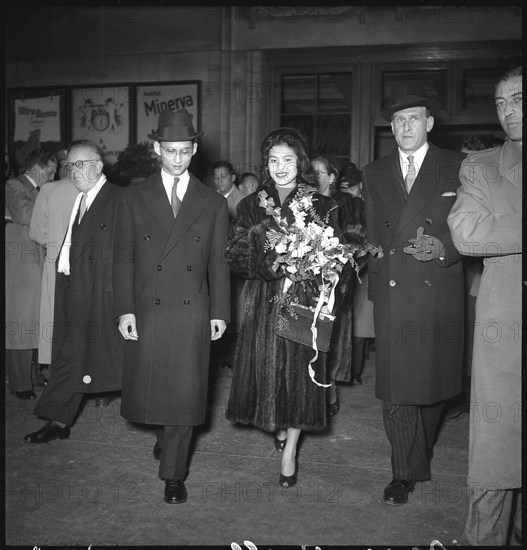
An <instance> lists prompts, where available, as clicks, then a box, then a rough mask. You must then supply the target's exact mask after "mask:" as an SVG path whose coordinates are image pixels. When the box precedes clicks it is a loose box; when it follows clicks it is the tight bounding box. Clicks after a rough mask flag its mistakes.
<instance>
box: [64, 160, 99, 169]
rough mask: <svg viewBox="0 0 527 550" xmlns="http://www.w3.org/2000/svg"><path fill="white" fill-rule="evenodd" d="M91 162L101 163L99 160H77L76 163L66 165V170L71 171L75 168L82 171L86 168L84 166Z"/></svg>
mask: <svg viewBox="0 0 527 550" xmlns="http://www.w3.org/2000/svg"><path fill="white" fill-rule="evenodd" d="M89 162H99V159H90V160H76V161H75V162H66V163H65V164H64V168H66V170H70V169H71V168H73V167H74V166H75V168H78V169H79V170H82V169H83V168H84V165H85V164H88V163H89Z"/></svg>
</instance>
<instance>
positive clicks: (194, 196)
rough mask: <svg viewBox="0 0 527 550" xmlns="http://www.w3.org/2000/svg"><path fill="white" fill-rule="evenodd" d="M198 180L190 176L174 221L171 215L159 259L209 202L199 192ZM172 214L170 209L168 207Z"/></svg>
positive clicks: (190, 225) (183, 233)
mask: <svg viewBox="0 0 527 550" xmlns="http://www.w3.org/2000/svg"><path fill="white" fill-rule="evenodd" d="M199 186H200V182H199V181H198V180H197V179H196V178H195V177H194V176H192V175H191V176H190V181H189V184H188V188H187V192H186V193H185V196H184V197H183V202H182V203H181V209H180V210H179V213H178V216H177V218H176V220H175V221H174V217H173V215H172V229H171V231H170V234H169V236H168V239H167V242H166V245H165V248H164V250H163V252H162V254H161V258H160V260H162V259H163V258H164V257H165V256H166V255H167V254H168V253H169V252H170V251H171V250H172V249H173V248H174V247H175V246H176V245H177V243H178V242H179V241H180V239H181V238H182V237H183V236H184V235H185V233H186V232H187V231H188V230H189V229H190V228H191V227H192V225H193V223H194V222H195V221H196V218H197V217H198V216H199V215H200V214H201V213H202V212H203V210H205V208H206V207H207V204H208V203H209V200H210V199H209V198H208V197H207V196H206V195H205V194H202V193H201V190H200V188H199ZM170 213H171V214H172V209H170Z"/></svg>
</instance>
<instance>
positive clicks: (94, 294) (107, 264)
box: [51, 182, 123, 393]
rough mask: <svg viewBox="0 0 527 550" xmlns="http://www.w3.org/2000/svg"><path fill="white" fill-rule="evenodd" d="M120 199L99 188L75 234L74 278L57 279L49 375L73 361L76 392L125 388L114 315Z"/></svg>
mask: <svg viewBox="0 0 527 550" xmlns="http://www.w3.org/2000/svg"><path fill="white" fill-rule="evenodd" d="M121 193H122V188H121V187H117V186H115V185H112V184H111V183H109V182H106V183H105V184H104V185H103V186H102V187H101V189H100V191H99V192H98V193H97V196H96V197H95V199H94V201H93V203H92V204H91V206H90V208H89V209H88V210H87V211H86V214H85V215H84V217H83V219H82V222H81V223H80V224H78V225H77V227H75V228H74V230H73V231H72V237H71V249H70V275H69V276H68V275H64V274H62V273H57V274H56V275H57V276H56V281H55V309H54V330H53V344H52V362H51V371H52V372H53V362H54V361H56V360H57V358H58V357H59V356H67V357H70V358H71V360H72V365H73V373H74V374H73V375H74V378H75V383H74V387H75V390H76V391H79V392H82V393H99V392H103V391H112V390H118V389H120V388H121V378H122V363H123V343H122V341H121V340H120V339H119V337H118V335H119V334H118V328H117V324H116V322H115V319H114V315H113V296H114V293H113V267H114V261H113V252H114V247H115V236H116V232H115V229H116V222H117V206H118V196H119V195H120V194H121ZM57 258H58V256H57ZM56 265H57V266H58V259H57V262H56Z"/></svg>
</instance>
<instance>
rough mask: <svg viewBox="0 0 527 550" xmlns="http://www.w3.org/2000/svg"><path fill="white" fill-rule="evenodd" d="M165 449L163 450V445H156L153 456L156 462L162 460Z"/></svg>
mask: <svg viewBox="0 0 527 550" xmlns="http://www.w3.org/2000/svg"><path fill="white" fill-rule="evenodd" d="M162 450H163V449H162V448H161V445H160V444H159V443H158V442H157V441H156V444H155V445H154V450H153V451H152V454H153V455H154V458H155V459H156V460H160V459H161V451H162Z"/></svg>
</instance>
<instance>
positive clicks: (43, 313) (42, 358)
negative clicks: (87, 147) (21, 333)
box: [29, 178, 79, 365]
mask: <svg viewBox="0 0 527 550" xmlns="http://www.w3.org/2000/svg"><path fill="white" fill-rule="evenodd" d="M78 193H79V192H78V191H77V189H76V188H75V186H74V185H73V183H72V182H71V181H70V180H69V178H65V179H62V180H59V181H51V182H49V183H46V184H45V185H43V186H42V188H41V189H40V193H39V194H38V197H37V200H36V202H35V208H34V209H33V216H32V217H31V223H30V225H29V236H30V237H31V239H33V240H34V241H35V242H37V243H39V244H40V245H42V246H43V247H44V248H45V249H46V257H45V259H44V269H43V272H42V296H41V300H40V340H39V343H38V361H39V363H40V364H41V365H49V364H50V363H51V340H52V335H53V307H54V306H53V304H54V299H55V272H56V268H55V260H56V259H57V257H58V254H59V250H60V247H61V246H62V242H63V240H64V237H65V235H66V231H67V229H68V222H69V219H70V215H71V209H72V208H73V203H74V202H75V197H76V196H77V194H78Z"/></svg>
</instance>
